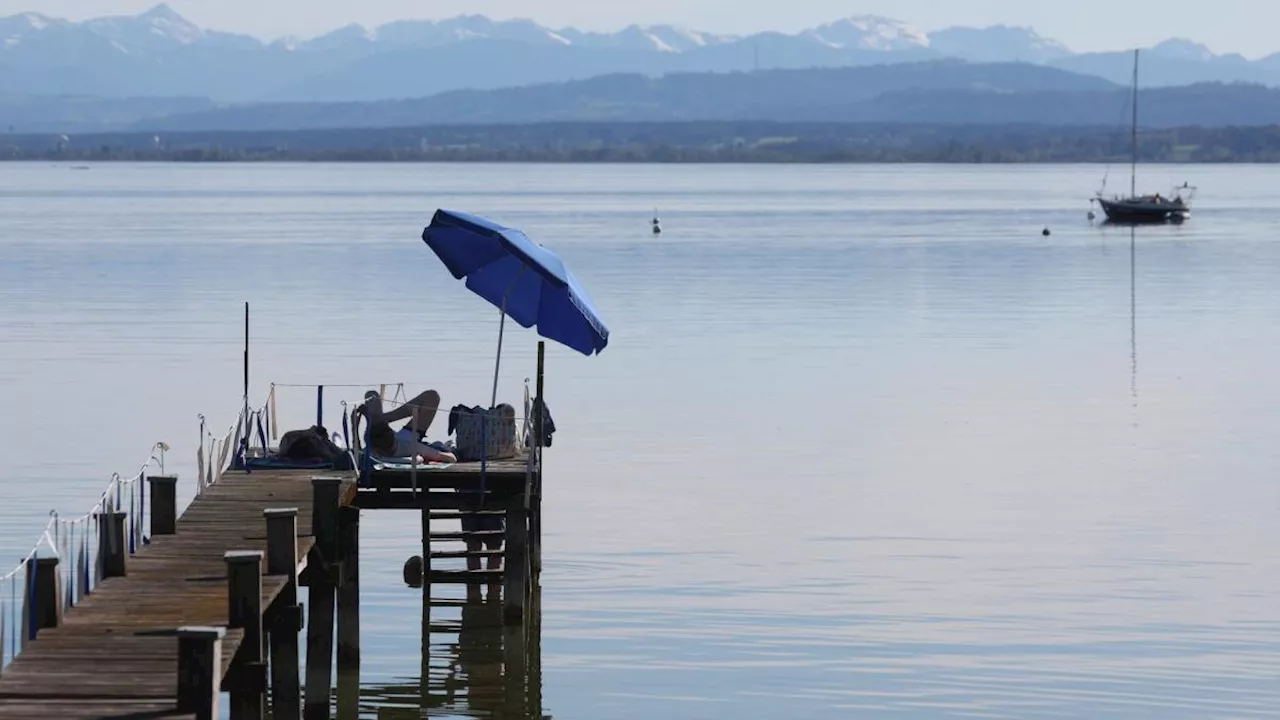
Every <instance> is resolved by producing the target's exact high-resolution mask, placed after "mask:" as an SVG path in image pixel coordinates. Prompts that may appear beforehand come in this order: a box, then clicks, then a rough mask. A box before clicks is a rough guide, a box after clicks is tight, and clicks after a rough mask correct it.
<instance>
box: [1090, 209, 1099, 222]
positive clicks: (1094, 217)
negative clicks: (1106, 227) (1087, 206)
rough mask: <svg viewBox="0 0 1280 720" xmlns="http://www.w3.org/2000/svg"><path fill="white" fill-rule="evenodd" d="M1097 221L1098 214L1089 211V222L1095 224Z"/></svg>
mask: <svg viewBox="0 0 1280 720" xmlns="http://www.w3.org/2000/svg"><path fill="white" fill-rule="evenodd" d="M1096 219H1098V213H1096V212H1094V211H1092V210H1090V211H1089V222H1093V221H1094V220H1096Z"/></svg>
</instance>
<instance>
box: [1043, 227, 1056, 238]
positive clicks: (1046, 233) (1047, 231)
mask: <svg viewBox="0 0 1280 720" xmlns="http://www.w3.org/2000/svg"><path fill="white" fill-rule="evenodd" d="M1040 234H1041V235H1043V236H1045V237H1049V236H1050V235H1052V234H1053V233H1051V232H1049V228H1045V229H1044V231H1043V232H1041V233H1040Z"/></svg>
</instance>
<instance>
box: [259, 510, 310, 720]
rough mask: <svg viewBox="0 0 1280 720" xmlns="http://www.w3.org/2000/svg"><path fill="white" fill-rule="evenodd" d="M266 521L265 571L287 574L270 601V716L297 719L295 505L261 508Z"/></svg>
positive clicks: (298, 614)
mask: <svg viewBox="0 0 1280 720" xmlns="http://www.w3.org/2000/svg"><path fill="white" fill-rule="evenodd" d="M262 515H263V517H265V518H266V521H267V574H268V575H285V576H287V577H288V578H289V582H287V583H286V584H285V586H284V588H283V589H282V590H281V591H280V594H279V595H278V596H276V600H275V602H274V603H272V605H271V618H270V628H269V629H270V631H271V716H272V717H273V718H275V720H283V719H285V718H287V719H288V720H298V718H299V717H301V715H302V688H301V685H300V682H299V679H298V633H299V632H301V631H302V612H301V608H300V607H298V508H274V509H268V510H264V511H263V512H262Z"/></svg>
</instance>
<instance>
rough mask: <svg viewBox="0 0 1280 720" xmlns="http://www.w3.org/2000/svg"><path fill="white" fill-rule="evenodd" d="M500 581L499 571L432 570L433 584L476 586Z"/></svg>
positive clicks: (500, 573) (500, 574)
mask: <svg viewBox="0 0 1280 720" xmlns="http://www.w3.org/2000/svg"><path fill="white" fill-rule="evenodd" d="M501 579H502V571H501V570H432V571H431V582H433V583H466V584H469V585H478V584H482V583H491V582H497V581H498V580H501Z"/></svg>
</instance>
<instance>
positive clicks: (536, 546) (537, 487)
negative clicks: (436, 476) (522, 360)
mask: <svg viewBox="0 0 1280 720" xmlns="http://www.w3.org/2000/svg"><path fill="white" fill-rule="evenodd" d="M546 350H547V344H546V342H544V341H542V340H539V341H538V375H537V381H536V382H537V384H536V385H535V391H536V392H537V396H536V397H535V399H534V404H533V427H534V437H536V438H537V442H536V443H534V447H532V448H530V450H529V451H530V452H532V453H534V458H535V459H534V467H533V487H532V488H529V545H530V548H531V551H532V554H533V573H534V575H535V576H537V575H539V574H541V573H542V446H543V445H544V444H545V442H546V441H545V439H544V438H543V436H542V434H543V432H545V431H546V428H545V427H544V426H543V424H544V423H545V422H546V410H545V402H544V400H543V399H542V390H543V382H542V380H543V377H544V375H545V373H544V369H545V366H546V363H545V361H546Z"/></svg>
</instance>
